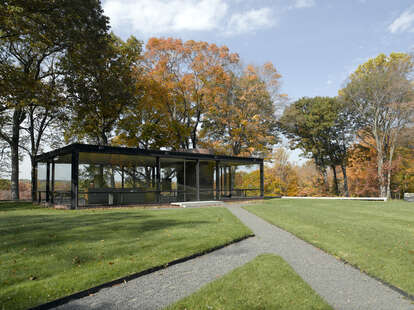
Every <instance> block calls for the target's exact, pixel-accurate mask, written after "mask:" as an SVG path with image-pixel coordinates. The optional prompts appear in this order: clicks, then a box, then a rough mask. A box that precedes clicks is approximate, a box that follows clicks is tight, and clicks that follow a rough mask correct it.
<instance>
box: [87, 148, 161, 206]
mask: <svg viewBox="0 0 414 310" xmlns="http://www.w3.org/2000/svg"><path fill="white" fill-rule="evenodd" d="M155 165H156V159H155V158H153V157H145V156H134V155H119V154H101V153H80V154H79V205H80V206H82V205H125V204H142V203H154V202H157V195H156V188H155V183H156V182H155Z"/></svg>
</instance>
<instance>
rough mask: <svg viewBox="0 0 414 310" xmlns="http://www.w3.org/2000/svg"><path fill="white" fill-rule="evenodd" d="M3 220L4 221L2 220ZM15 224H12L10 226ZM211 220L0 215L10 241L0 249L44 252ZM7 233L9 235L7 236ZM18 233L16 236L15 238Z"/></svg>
mask: <svg viewBox="0 0 414 310" xmlns="http://www.w3.org/2000/svg"><path fill="white" fill-rule="evenodd" d="M2 222H3V223H2ZM11 223H13V225H11ZM209 223H210V222H209V221H190V222H189V221H188V220H177V219H168V218H165V217H164V218H162V217H161V218H160V216H154V215H152V214H148V213H146V214H145V215H144V214H131V213H129V212H115V213H114V212H111V213H101V214H93V213H92V214H91V213H89V214H78V215H68V216H55V214H50V215H48V214H45V215H25V216H4V217H2V218H0V226H2V229H0V231H1V235H2V238H1V239H3V238H4V240H8V242H7V244H4V243H0V251H6V250H7V249H10V248H13V249H18V248H33V246H34V244H35V247H36V248H38V249H39V248H41V247H43V248H44V250H45V254H46V253H48V252H49V251H50V252H52V251H53V247H54V246H66V245H67V244H68V245H69V244H71V245H73V244H81V243H94V242H98V241H99V242H100V241H101V240H105V241H107V242H111V240H122V239H125V240H126V242H127V240H134V239H136V238H138V237H140V236H142V234H144V233H145V234H148V233H151V232H154V233H155V232H156V231H160V230H166V229H169V228H173V227H177V226H188V225H191V226H200V225H203V224H209ZM7 236H10V238H8V237H7ZM15 236H17V238H15Z"/></svg>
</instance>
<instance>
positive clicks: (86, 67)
mask: <svg viewBox="0 0 414 310" xmlns="http://www.w3.org/2000/svg"><path fill="white" fill-rule="evenodd" d="M101 43H102V46H101V49H100V50H99V51H96V54H94V55H92V56H93V57H91V58H87V59H85V55H84V54H70V55H69V58H68V61H67V62H66V63H65V66H64V68H65V70H66V71H65V72H66V76H65V81H66V86H67V91H68V94H69V100H70V110H71V112H70V113H71V121H70V125H69V128H68V130H67V132H66V138H67V140H71V139H73V138H74V137H76V138H77V139H79V140H82V139H84V138H86V139H87V140H89V141H92V142H94V143H96V144H99V145H108V144H109V143H110V138H111V135H112V134H113V130H114V129H115V128H116V126H117V124H118V122H119V121H120V119H121V115H122V114H123V112H124V111H125V109H126V108H127V107H128V106H129V105H132V104H136V105H137V104H139V101H138V100H139V97H138V96H137V94H136V90H135V86H136V78H135V75H134V73H135V72H134V70H135V68H136V66H137V64H138V62H139V61H140V57H141V50H142V46H141V42H140V41H138V40H137V39H135V38H134V37H130V38H129V39H128V40H127V41H126V42H123V41H122V40H121V39H119V38H118V37H116V36H115V35H111V36H110V37H108V38H107V39H106V40H105V41H102V42H101Z"/></svg>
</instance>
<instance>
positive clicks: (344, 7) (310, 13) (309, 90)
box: [103, 0, 414, 99]
mask: <svg viewBox="0 0 414 310" xmlns="http://www.w3.org/2000/svg"><path fill="white" fill-rule="evenodd" d="M103 7H104V11H105V14H106V15H107V16H109V17H110V22H111V26H112V30H113V31H114V32H115V33H116V34H117V35H119V36H121V37H122V38H124V39H125V38H127V37H128V36H130V35H134V36H135V37H137V38H138V39H141V40H143V41H144V42H146V41H147V40H148V38H150V37H153V36H156V37H175V38H182V39H183V40H188V39H193V40H202V41H208V42H214V43H216V44H219V45H227V46H228V47H229V48H230V50H231V51H232V52H237V53H238V54H239V55H240V56H241V58H242V59H243V61H244V62H245V63H253V64H256V65H260V64H262V63H264V62H266V61H271V62H272V63H273V64H274V65H275V67H276V68H277V69H278V70H279V72H280V73H281V74H282V76H283V92H285V93H287V94H288V95H289V97H290V98H292V99H296V98H299V97H302V96H316V95H323V96H325V95H327V96H334V95H336V94H337V91H338V89H339V88H340V87H341V86H342V85H343V83H344V80H345V79H346V77H347V76H348V75H349V73H350V72H352V71H353V70H355V68H356V66H357V65H358V64H360V63H363V62H364V61H366V60H367V59H368V58H370V57H374V56H376V55H378V54H379V53H390V52H392V51H402V52H410V51H414V4H413V1H412V0H393V1H390V0H347V1H342V0H273V1H266V0H256V1H252V0H198V1H197V0H104V1H103Z"/></svg>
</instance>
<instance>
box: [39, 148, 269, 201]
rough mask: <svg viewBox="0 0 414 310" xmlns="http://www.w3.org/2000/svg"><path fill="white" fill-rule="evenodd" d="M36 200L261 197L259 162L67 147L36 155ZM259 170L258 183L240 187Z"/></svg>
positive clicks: (260, 161)
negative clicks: (244, 178)
mask: <svg viewBox="0 0 414 310" xmlns="http://www.w3.org/2000/svg"><path fill="white" fill-rule="evenodd" d="M36 166H37V199H38V202H46V203H51V204H58V205H66V206H70V208H72V209H77V208H78V207H85V206H103V205H133V204H156V203H158V204H159V203H170V202H182V201H198V200H225V199H246V198H254V197H263V194H264V178H263V159H262V158H254V157H235V156H223V155H213V154H204V153H199V152H190V151H187V152H176V151H161V150H157V151H156V150H142V149H136V148H125V147H113V146H96V145H87V144H78V143H77V144H71V145H68V146H65V147H63V148H60V149H56V150H54V151H51V152H47V153H44V154H41V155H39V156H37V157H36ZM253 170H258V173H260V182H258V183H260V184H249V186H248V187H247V188H243V186H242V181H241V180H242V177H243V174H245V173H246V172H250V171H253Z"/></svg>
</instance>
